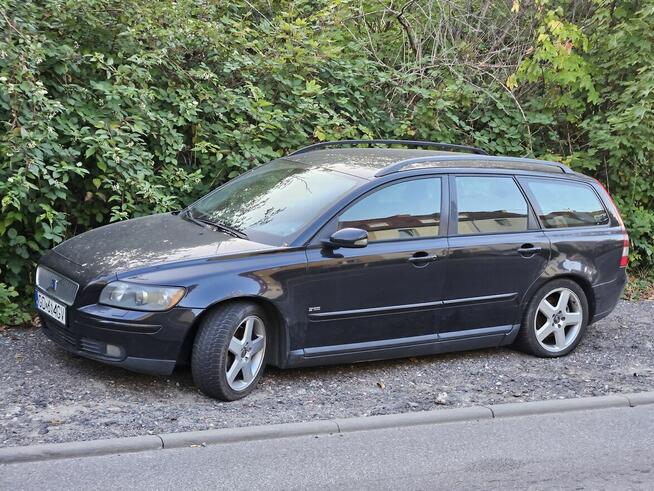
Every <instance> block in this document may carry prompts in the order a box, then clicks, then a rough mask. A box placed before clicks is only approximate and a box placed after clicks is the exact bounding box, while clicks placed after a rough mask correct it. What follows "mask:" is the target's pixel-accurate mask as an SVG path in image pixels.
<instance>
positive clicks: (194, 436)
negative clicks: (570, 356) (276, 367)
mask: <svg viewBox="0 0 654 491" xmlns="http://www.w3.org/2000/svg"><path fill="white" fill-rule="evenodd" d="M646 404H654V391H652V392H641V393H636V394H620V395H608V396H598V397H583V398H578V399H555V400H549V401H535V402H519V403H508V404H496V405H490V406H472V407H463V408H455V409H436V410H432V411H420V412H413V413H404V414H388V415H382V416H361V417H356V418H343V419H332V420H322V421H309V422H305V423H287V424H275V425H265V426H246V427H241V428H223V429H218V430H205V431H189V432H184V433H164V434H160V435H144V436H137V437H130V438H112V439H108V440H93V441H85V442H69V443H49V444H43V445H30V446H24V447H8V448H0V464H11V463H21V462H35V461H43V460H53V459H66V458H77V457H89V456H97V455H109V454H121V453H130V452H143V451H148V450H162V449H170V448H183V447H191V446H204V445H212V444H221V443H233V442H242V441H253V440H266V439H274V438H288V437H294V436H309V435H312V436H318V435H330V434H334V433H349V432H353V431H367V430H375V429H383V428H400V427H407V426H417V425H429V424H440V423H452V422H461V421H477V420H482V419H488V420H490V419H493V418H504V417H514V416H527V415H534V414H552V413H560V412H567V411H584V410H594V409H605V408H618V407H623V408H629V407H635V406H641V405H646Z"/></svg>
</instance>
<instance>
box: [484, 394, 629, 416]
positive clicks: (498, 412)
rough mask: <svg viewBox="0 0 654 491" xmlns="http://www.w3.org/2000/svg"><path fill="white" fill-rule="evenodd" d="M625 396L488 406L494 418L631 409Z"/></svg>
mask: <svg viewBox="0 0 654 491" xmlns="http://www.w3.org/2000/svg"><path fill="white" fill-rule="evenodd" d="M629 406H630V404H629V399H628V398H627V397H625V396H620V395H615V396H614V395H611V396H598V397H581V398H578V399H553V400H550V401H533V402H510V403H507V404H494V405H492V406H486V407H488V409H490V410H491V411H492V412H493V417H494V418H506V417H510V416H529V415H533V414H546V413H562V412H566V411H583V410H585V409H604V408H610V407H629Z"/></svg>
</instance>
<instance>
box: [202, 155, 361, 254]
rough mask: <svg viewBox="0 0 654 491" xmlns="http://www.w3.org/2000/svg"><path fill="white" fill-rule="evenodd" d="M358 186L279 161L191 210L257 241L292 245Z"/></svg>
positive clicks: (333, 175)
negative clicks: (321, 215) (289, 243)
mask: <svg viewBox="0 0 654 491" xmlns="http://www.w3.org/2000/svg"><path fill="white" fill-rule="evenodd" d="M360 181H361V180H360V179H359V178H357V177H354V176H350V175H347V174H343V173H340V172H336V171H332V170H329V169H327V168H324V167H314V166H310V165H305V164H298V163H294V162H289V161H284V160H279V161H275V162H273V163H271V164H268V165H265V166H262V167H260V168H258V169H256V170H254V171H253V172H250V173H248V174H245V175H243V176H241V177H239V178H237V179H234V180H233V181H230V182H229V183H227V184H225V185H224V186H221V187H220V188H218V189H217V190H216V191H214V192H213V193H211V194H209V195H207V196H206V197H204V198H202V199H201V200H200V201H199V202H198V203H196V205H195V206H194V208H195V210H197V211H198V212H200V213H201V214H202V215H203V216H204V217H206V218H209V219H210V220H212V221H217V222H222V223H224V224H226V225H229V226H230V227H234V228H237V229H239V230H242V231H244V232H246V233H247V234H248V236H249V237H250V238H253V239H255V240H264V241H265V240H266V239H269V238H271V237H273V238H281V239H285V240H290V239H291V238H292V237H293V236H295V235H297V234H298V233H299V232H300V231H301V230H302V229H303V228H304V227H306V226H307V225H308V224H309V223H311V221H312V220H313V219H314V218H315V217H317V215H318V214H319V213H320V212H322V211H324V209H325V208H327V207H328V206H329V205H331V204H332V203H333V202H334V201H336V200H337V199H338V198H340V197H341V196H342V195H344V194H345V193H346V192H347V191H349V190H350V189H352V188H353V187H354V186H355V185H356V184H357V183H359V182H360Z"/></svg>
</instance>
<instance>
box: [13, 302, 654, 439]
mask: <svg viewBox="0 0 654 491" xmlns="http://www.w3.org/2000/svg"><path fill="white" fill-rule="evenodd" d="M652 334H654V302H651V301H648V302H638V303H634V302H624V301H623V302H620V304H619V305H618V307H617V308H616V310H615V312H614V313H613V314H612V315H611V316H609V317H608V318H607V319H604V320H602V321H601V322H598V323H597V324H594V325H592V326H590V328H589V329H588V331H587V333H586V337H585V339H584V340H583V341H582V343H581V344H580V345H579V347H578V348H577V350H576V351H575V352H573V353H572V354H570V355H569V356H567V357H564V358H559V359H539V358H533V357H530V356H527V355H524V354H522V353H519V352H516V351H513V350H510V349H506V348H503V349H487V350H480V351H470V352H464V353H453V354H448V355H435V356H426V357H420V358H408V359H401V360H392V361H381V362H370V363H361V364H355V365H339V366H331V367H321V368H308V369H293V370H278V369H269V370H268V372H267V374H266V375H265V376H264V378H263V380H262V382H261V384H260V385H259V387H258V388H257V390H255V391H254V392H253V393H252V394H251V395H249V396H248V397H246V398H245V399H242V400H240V401H236V402H229V403H226V402H219V401H215V400H212V399H209V398H207V397H205V396H204V395H202V394H201V393H200V392H199V391H198V390H197V388H196V387H194V386H193V381H192V378H191V374H190V371H189V370H188V369H180V370H176V371H175V373H174V374H173V375H171V376H169V377H152V376H147V375H140V374H135V373H130V372H127V371H125V370H122V369H120V368H115V367H110V366H106V365H102V364H100V363H96V362H94V361H91V360H86V359H84V358H79V357H74V356H71V355H70V354H68V353H67V352H65V351H63V350H62V349H60V348H58V347H57V346H56V345H54V344H53V343H52V342H51V341H49V340H48V339H46V338H45V336H44V335H43V334H42V333H41V332H40V331H39V330H37V329H32V330H18V329H11V330H5V331H2V332H0V447H7V446H14V445H28V444H35V443H48V442H65V441H73V440H92V439H97V438H112V437H122V436H134V435H143V434H157V433H168V432H177V431H188V430H202V429H213V428H222V427H236V426H249V425H260V424H268V423H285V422H294V421H309V420H317V419H328V418H334V417H351V416H363V415H374V414H388V413H400V412H408V411H421V410H428V409H436V408H447V407H456V406H471V405H476V404H492V403H501V402H518V401H530V400H543V399H556V398H568V397H581V396H594V395H602V394H611V393H620V392H640V391H647V390H654V338H653V336H652Z"/></svg>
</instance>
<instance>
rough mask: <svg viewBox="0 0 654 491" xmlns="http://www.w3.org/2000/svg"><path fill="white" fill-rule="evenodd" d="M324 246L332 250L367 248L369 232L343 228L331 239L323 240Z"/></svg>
mask: <svg viewBox="0 0 654 491" xmlns="http://www.w3.org/2000/svg"><path fill="white" fill-rule="evenodd" d="M322 244H323V245H324V246H325V247H329V248H330V249H337V248H339V247H346V248H351V249H352V248H360V247H366V246H367V245H368V232H366V231H365V230H361V229H360V228H342V229H341V230H337V231H336V232H334V233H333V234H332V236H331V237H330V238H329V239H327V240H323V241H322Z"/></svg>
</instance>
